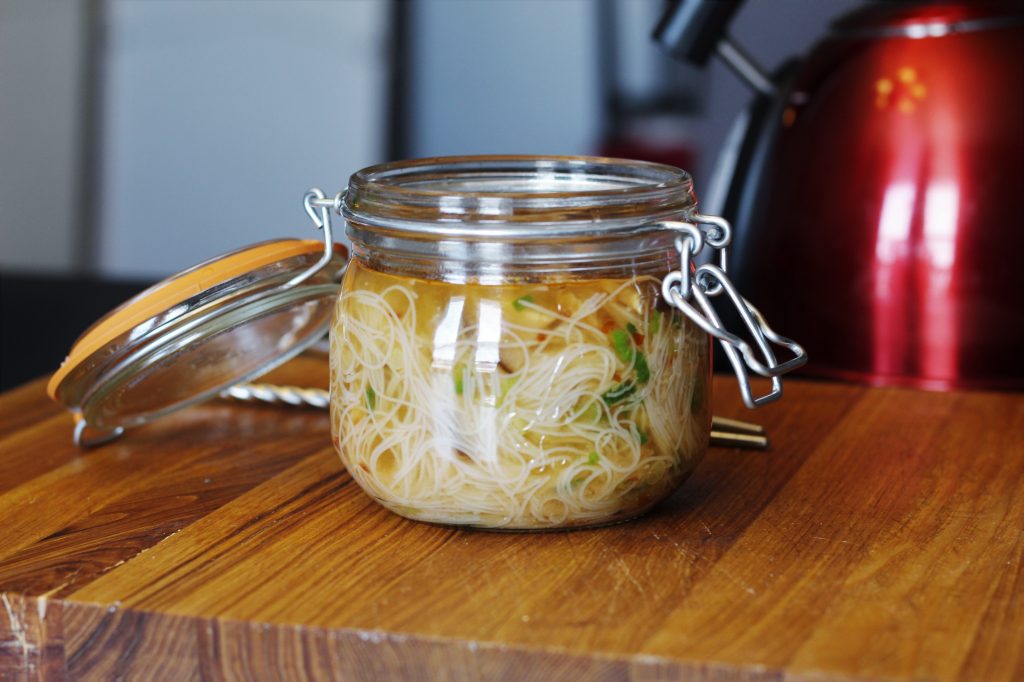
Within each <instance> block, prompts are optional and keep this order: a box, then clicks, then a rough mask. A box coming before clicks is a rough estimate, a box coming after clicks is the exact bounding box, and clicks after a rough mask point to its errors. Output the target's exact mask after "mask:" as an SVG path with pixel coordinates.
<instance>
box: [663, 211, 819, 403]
mask: <svg viewBox="0 0 1024 682" xmlns="http://www.w3.org/2000/svg"><path fill="white" fill-rule="evenodd" d="M691 221H692V222H667V223H663V227H665V228H666V229H670V230H674V231H676V232H679V233H680V236H679V238H677V239H676V249H677V250H678V251H679V257H680V263H679V270H676V271H674V272H671V273H669V274H668V275H667V276H666V277H665V279H664V280H663V281H662V284H661V291H662V295H663V296H664V297H665V300H667V301H668V302H669V303H670V304H671V305H672V306H673V307H675V308H677V309H679V310H681V311H682V312H683V314H685V315H686V316H687V317H688V318H690V319H691V320H693V322H694V323H696V324H697V326H698V327H700V328H701V329H702V330H704V331H705V332H707V333H708V334H710V335H711V336H713V337H714V338H716V339H718V341H719V342H721V344H722V348H723V350H724V351H725V354H726V357H728V358H729V362H730V363H731V364H732V367H733V370H734V371H735V372H736V379H737V381H738V382H739V386H740V394H741V395H742V396H743V403H744V404H745V405H746V406H747V407H750V408H755V407H760V406H761V405H764V404H766V403H770V402H772V401H775V400H778V399H779V398H780V397H782V378H781V377H782V375H783V374H786V373H787V372H791V371H793V370H795V369H797V368H798V367H802V366H803V365H805V364H806V363H807V353H806V351H804V349H803V347H801V346H800V345H799V344H798V343H797V342H796V341H793V340H792V339H789V338H786V337H785V336H782V335H781V334H778V333H777V332H775V331H774V330H773V329H772V328H771V327H769V326H768V323H767V322H766V321H765V319H764V316H762V315H761V313H760V312H758V310H757V309H756V308H755V307H754V306H753V305H751V304H750V302H749V301H747V299H745V298H743V296H742V295H740V293H739V291H738V290H737V289H736V287H735V285H734V284H733V283H732V280H730V279H729V277H728V275H727V274H726V268H727V266H728V258H727V249H728V247H729V244H730V242H731V241H732V229H731V226H730V225H729V223H728V221H726V220H724V219H722V218H718V217H715V216H704V215H700V214H694V215H693V216H691ZM705 248H710V249H711V251H712V252H713V255H717V256H718V265H714V264H712V263H705V264H703V265H700V266H697V265H696V264H695V263H694V261H695V259H696V258H697V257H698V256H700V255H701V254H702V253H703V251H704V249H705ZM722 293H725V294H726V298H727V299H728V300H729V302H730V303H731V304H732V306H733V307H734V308H735V309H736V311H737V313H739V316H740V319H741V320H742V321H743V324H744V326H745V328H746V331H747V332H748V333H749V334H750V336H751V338H752V339H753V345H751V344H750V343H748V342H747V341H746V340H744V339H743V338H742V337H740V336H738V335H737V334H735V333H733V332H731V331H729V330H728V329H726V328H725V325H724V324H723V323H722V320H721V318H720V317H719V315H718V313H717V311H716V310H715V307H714V306H713V305H712V303H711V300H710V299H711V298H713V297H715V296H718V295H720V294H722ZM694 303H696V306H694ZM773 345H774V346H776V347H782V348H784V349H786V350H787V351H788V352H789V353H791V354H792V357H791V358H790V359H788V360H786V361H785V362H779V361H778V360H777V359H776V357H775V351H774V349H773ZM755 347H756V349H755ZM758 351H760V353H759V352H758ZM748 370H751V371H753V372H754V373H756V374H759V375H761V376H763V377H767V378H768V379H770V380H771V391H769V392H768V393H766V394H764V395H761V396H756V397H755V396H754V394H753V389H752V388H751V385H750V374H749V373H748Z"/></svg>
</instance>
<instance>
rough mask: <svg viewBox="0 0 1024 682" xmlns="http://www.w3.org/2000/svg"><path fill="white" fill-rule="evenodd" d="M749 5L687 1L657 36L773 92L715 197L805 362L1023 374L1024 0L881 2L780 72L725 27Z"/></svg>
mask: <svg viewBox="0 0 1024 682" xmlns="http://www.w3.org/2000/svg"><path fill="white" fill-rule="evenodd" d="M740 4H741V3H740V2H736V1H734V0H733V1H727V2H723V1H720V0H719V1H711V2H708V1H703V0H682V1H678V2H675V3H674V4H673V5H672V6H670V7H669V9H668V11H667V12H666V14H665V16H664V17H663V19H662V22H661V24H660V25H659V27H658V29H657V30H656V32H655V37H656V39H658V40H659V41H660V42H661V43H662V44H663V45H665V46H667V47H668V48H669V50H670V51H671V52H672V53H673V54H674V55H675V56H677V57H681V58H685V59H687V60H689V61H692V62H695V63H698V64H703V63H705V62H706V61H707V60H708V59H709V58H710V56H711V54H712V53H715V52H717V53H718V54H719V55H720V56H721V57H723V58H724V59H725V60H726V61H727V62H728V63H729V64H730V66H732V67H733V69H734V70H735V71H736V72H737V73H738V74H739V75H741V76H742V77H743V78H744V79H745V80H746V81H747V82H748V83H750V84H751V85H752V86H753V87H754V89H755V90H756V92H757V93H758V94H757V96H756V97H755V99H754V101H753V102H752V103H751V105H750V108H749V111H748V112H747V116H746V118H745V120H747V121H749V124H748V127H747V130H746V133H745V135H738V136H736V138H735V139H736V140H737V144H736V146H735V148H732V149H727V150H724V151H723V153H722V156H721V157H720V161H719V166H718V168H717V169H716V173H715V177H714V178H713V180H712V184H713V185H715V184H717V185H718V186H719V187H720V188H722V191H721V192H720V194H719V200H718V201H717V203H718V204H720V205H714V206H710V207H709V208H710V210H712V211H713V212H715V213H718V214H719V215H724V216H725V217H727V218H729V219H730V220H731V221H732V222H733V224H734V226H735V231H736V249H735V254H734V260H733V263H734V270H735V271H736V273H737V274H738V276H739V277H738V278H739V280H740V282H742V287H743V288H744V290H746V291H755V292H757V298H758V300H759V301H765V302H766V303H765V305H764V306H763V308H764V312H765V314H766V315H767V317H769V318H770V319H771V320H773V322H776V323H777V324H778V326H779V328H780V329H786V330H789V331H790V332H791V333H792V334H793V336H794V337H795V338H799V339H800V340H801V342H803V343H804V344H805V346H806V348H807V351H808V355H809V357H810V362H809V364H808V365H807V369H806V372H807V373H811V374H816V375H819V376H824V377H831V378H840V379H848V380H854V381H861V382H867V383H871V384H903V385H911V386H916V387H921V388H935V389H946V388H952V387H979V388H1003V389H1024V224H1022V223H1024V158H1022V157H1024V154H1022V152H1024V9H1022V5H1021V4H1020V3H1016V2H1012V3H1008V2H984V1H977V2H974V1H972V2H886V3H872V4H869V5H866V6H865V7H863V8H861V9H858V10H857V11H855V12H853V13H851V14H848V15H846V16H844V17H842V18H840V19H839V20H837V21H836V22H834V23H833V25H832V27H831V30H830V32H829V33H828V35H826V36H825V37H824V38H823V39H822V40H821V41H820V42H819V43H818V44H817V45H816V46H815V47H814V48H813V50H812V51H811V52H810V54H809V55H808V56H807V57H806V58H805V59H803V60H801V61H799V62H796V61H794V62H790V63H787V64H784V65H783V66H782V67H781V68H780V69H779V70H778V71H777V72H776V73H774V74H770V75H768V74H765V73H764V72H763V71H761V69H759V68H758V67H757V65H756V64H755V63H754V62H753V60H751V59H750V58H749V57H748V56H747V55H745V54H744V53H743V51H742V50H741V49H740V48H739V47H738V46H736V45H735V44H734V43H733V42H732V41H731V40H730V39H729V38H728V37H727V36H726V35H725V30H726V27H727V25H728V23H729V20H730V18H731V17H732V15H733V13H735V11H736V10H737V9H738V7H739V5H740ZM723 160H724V161H723Z"/></svg>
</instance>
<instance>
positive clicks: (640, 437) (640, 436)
mask: <svg viewBox="0 0 1024 682" xmlns="http://www.w3.org/2000/svg"><path fill="white" fill-rule="evenodd" d="M636 437H637V440H639V441H640V445H646V444H647V441H648V440H650V438H648V436H647V434H646V433H644V432H643V431H639V430H638V431H637V432H636Z"/></svg>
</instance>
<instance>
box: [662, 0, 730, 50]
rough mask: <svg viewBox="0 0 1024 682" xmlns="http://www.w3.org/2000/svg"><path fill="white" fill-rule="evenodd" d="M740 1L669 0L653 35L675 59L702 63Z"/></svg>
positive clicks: (722, 36)
mask: <svg viewBox="0 0 1024 682" xmlns="http://www.w3.org/2000/svg"><path fill="white" fill-rule="evenodd" d="M742 5H743V0H671V2H670V3H669V7H668V9H666V10H665V13H664V14H663V15H662V17H661V21H659V22H658V26H657V28H655V29H654V39H655V40H656V41H657V42H658V43H660V44H661V45H663V46H664V47H665V49H666V50H668V52H669V54H671V55H672V56H673V57H675V58H676V59H679V60H685V61H688V62H690V63H691V64H694V65H696V66H704V65H705V64H707V62H708V59H710V58H711V55H713V54H714V53H715V48H716V46H717V45H718V42H719V41H720V40H722V39H723V38H725V37H726V29H728V27H729V22H730V21H732V17H733V15H734V14H736V12H737V10H739V8H740V6H742Z"/></svg>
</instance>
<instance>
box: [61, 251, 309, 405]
mask: <svg viewBox="0 0 1024 682" xmlns="http://www.w3.org/2000/svg"><path fill="white" fill-rule="evenodd" d="M323 248H324V243H323V242H322V241H317V240H311V239H281V240H276V241H272V242H267V243H264V244H257V245H256V246H253V247H250V248H247V249H242V250H241V251H237V252H235V253H231V254H228V255H226V256H222V257H220V258H215V259H213V260H211V261H209V262H207V263H203V264H201V265H197V266H195V267H194V268H191V269H189V270H186V271H184V272H182V273H179V274H177V275H174V276H173V277H170V278H168V279H165V280H163V281H162V282H159V283H157V284H154V285H153V286H151V287H150V288H148V289H146V290H145V291H143V292H142V293H140V294H138V295H137V296H135V297H134V298H132V299H130V300H128V301H127V302H126V303H123V304H122V305H121V306H120V307H118V308H115V309H114V310H113V311H111V312H109V313H107V315H105V316H104V317H102V318H100V320H99V321H98V322H97V323H96V324H94V325H93V326H92V327H90V328H89V329H87V330H86V331H85V333H84V334H82V336H80V337H79V338H78V340H77V341H75V344H74V345H73V346H72V347H71V351H70V353H68V357H67V358H65V360H64V362H63V363H61V366H60V367H59V368H58V369H57V371H56V372H54V373H53V376H52V377H50V382H49V383H48V384H47V385H46V392H47V393H48V394H49V396H50V397H51V398H52V399H54V400H57V389H58V388H59V387H60V384H61V382H62V381H64V379H65V378H66V377H67V375H68V374H69V373H70V372H71V371H72V370H73V369H74V368H75V367H77V366H78V365H79V364H81V362H82V361H83V360H85V359H87V358H88V357H89V356H91V355H92V354H93V353H95V352H96V351H98V350H100V349H101V348H103V346H105V345H106V344H108V343H110V342H111V341H113V340H114V339H116V338H117V337H119V336H121V335H122V334H124V333H125V332H127V331H129V330H131V329H132V328H134V327H135V326H137V325H139V324H141V323H143V322H145V321H146V320H148V319H149V318H151V317H153V316H155V315H158V314H160V313H161V312H163V311H165V310H170V309H171V308H173V307H174V306H176V305H178V304H179V303H181V302H183V301H186V300H188V299H189V298H192V297H193V296H195V295H196V294H198V293H200V292H202V291H205V290H206V289H210V288H213V287H216V286H218V285H220V284H223V283H225V282H227V281H229V280H232V279H234V278H236V277H239V276H240V275H244V274H245V273H247V272H250V271H252V270H257V269H259V268H261V267H263V266H265V265H270V264H271V263H275V262H277V261H281V260H285V259H287V258H293V257H295V256H301V255H304V254H307V253H316V252H319V251H322V250H323Z"/></svg>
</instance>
